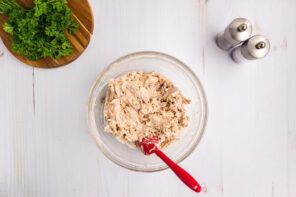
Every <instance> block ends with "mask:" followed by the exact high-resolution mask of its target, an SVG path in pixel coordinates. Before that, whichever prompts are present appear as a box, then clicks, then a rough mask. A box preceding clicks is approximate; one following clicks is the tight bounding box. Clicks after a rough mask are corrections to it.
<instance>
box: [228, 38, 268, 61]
mask: <svg viewBox="0 0 296 197" xmlns="http://www.w3.org/2000/svg"><path fill="white" fill-rule="evenodd" d="M269 51H270V42H269V40H268V39H267V38H266V37H265V36H262V35H255V36H252V37H251V38H250V39H248V40H247V41H246V42H244V43H243V44H242V45H241V46H238V47H236V48H235V49H233V50H232V52H231V57H232V59H233V60H234V61H235V62H236V63H243V62H246V61H248V60H256V59H260V58H263V57H265V56H266V55H267V54H268V53H269Z"/></svg>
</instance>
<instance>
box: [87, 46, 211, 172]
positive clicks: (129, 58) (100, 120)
mask: <svg viewBox="0 0 296 197" xmlns="http://www.w3.org/2000/svg"><path fill="white" fill-rule="evenodd" d="M130 71H155V72H157V73H160V74H162V75H164V76H165V77H167V78H168V79H169V80H171V81H172V82H173V83H174V84H175V85H176V87H178V88H179V89H180V90H181V92H182V93H183V95H184V96H185V97H187V98H189V99H190V100H191V103H190V104H189V105H187V106H186V110H187V113H188V116H189V118H190V120H189V125H188V127H186V128H184V129H183V131H182V134H181V136H180V138H178V139H177V140H176V141H175V142H174V143H173V144H171V145H170V146H169V147H167V148H165V149H164V150H163V151H164V152H165V153H166V154H167V155H168V156H169V157H170V158H171V159H172V160H174V161H175V162H177V163H178V162H180V161H182V160H183V159H185V158H186V157H187V156H188V155H189V154H190V153H191V152H192V151H193V150H194V149H195V147H196V146H197V144H198V143H199V141H200V140H201V137H202V135H203V132H204V129H205V126H206V120H207V101H206V96H205V93H204V90H203V87H202V85H201V83H200V81H199V79H198V78H197V77H196V75H195V74H194V73H193V72H192V71H191V70H190V69H189V68H188V66H186V65H185V64H184V63H182V62H181V61H179V60H178V59H176V58H174V57H172V56H169V55H166V54H163V53H159V52H150V51H147V52H137V53H132V54H129V55H126V56H124V57H121V58H119V59H117V60H116V61H114V62H113V63H111V64H110V65H109V66H108V67H107V68H106V69H105V70H104V71H103V72H102V74H101V75H100V76H99V77H98V78H97V80H96V81H95V83H94V85H93V87H92V89H91V92H90V97H89V103H88V123H89V126H90V133H91V135H92V137H93V138H94V140H95V142H96V144H97V146H98V147H99V148H100V149H101V151H102V152H103V153H104V154H105V155H106V156H107V157H108V158H109V159H110V160H112V161H113V162H115V163H116V164H118V165H120V166H123V167H125V168H128V169H131V170H136V171H145V172H151V171H158V170H163V169H165V168H167V166H166V165H165V164H164V162H162V161H161V160H160V159H159V158H157V156H155V155H154V154H152V155H149V156H146V155H144V154H143V153H142V152H141V151H140V150H139V149H132V148H130V147H128V146H127V145H125V144H122V143H120V142H119V141H117V140H116V139H115V138H114V137H113V136H112V135H111V134H110V133H106V132H104V127H105V125H106V122H105V119H104V115H103V108H104V98H105V95H106V91H107V85H108V82H109V80H110V79H112V78H116V77H118V76H120V75H123V74H125V73H127V72H130Z"/></svg>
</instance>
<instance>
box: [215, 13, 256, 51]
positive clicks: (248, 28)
mask: <svg viewBox="0 0 296 197" xmlns="http://www.w3.org/2000/svg"><path fill="white" fill-rule="evenodd" d="M252 31H253V29H252V24H251V22H250V21H249V20H248V19H245V18H236V19H234V20H233V21H232V22H231V23H230V24H229V25H228V26H227V27H226V28H225V30H224V31H223V32H221V33H219V34H218V35H217V37H216V42H217V45H218V47H220V48H221V49H223V50H230V49H232V48H233V47H235V46H237V45H239V44H241V43H242V42H243V41H245V40H247V39H249V38H250V37H251V35H252Z"/></svg>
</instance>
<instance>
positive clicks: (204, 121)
mask: <svg viewBox="0 0 296 197" xmlns="http://www.w3.org/2000/svg"><path fill="white" fill-rule="evenodd" d="M143 55H147V56H151V55H154V56H159V57H164V58H167V59H171V60H173V61H175V62H177V63H178V64H179V65H181V66H182V68H183V69H185V71H187V72H189V74H190V75H192V77H193V78H194V80H195V81H196V82H197V84H198V86H199V91H200V93H201V95H200V97H201V98H202V99H201V105H202V107H203V108H204V113H203V115H202V117H201V118H202V121H201V123H202V125H201V127H200V135H199V137H198V139H197V140H196V142H195V144H193V145H192V147H191V148H190V149H189V150H188V152H187V153H186V154H184V155H183V156H182V157H180V158H178V160H177V161H175V162H176V163H180V162H182V161H184V160H185V159H186V158H187V157H188V156H189V155H191V153H192V152H193V151H194V150H195V149H196V147H197V145H198V144H199V143H200V141H201V139H202V138H203V136H204V133H205V129H206V126H207V123H208V101H207V96H206V94H205V91H204V87H203V85H202V83H201V81H200V79H199V78H198V77H197V75H196V74H195V73H194V72H193V70H192V69H191V68H190V67H188V66H187V65H186V64H185V63H183V62H182V61H180V60H179V59H177V58H175V57H173V56H171V55H168V54H166V53H162V52H158V51H138V52H132V53H128V54H126V55H124V56H121V57H119V58H117V59H116V60H115V61H113V62H111V63H110V64H108V66H107V67H106V68H104V69H103V70H102V71H101V73H100V74H99V75H98V76H97V78H96V79H95V81H94V82H93V85H92V87H91V89H90V92H89V97H88V103H87V122H88V127H89V128H88V130H89V133H90V135H91V136H92V138H93V140H94V141H95V144H96V146H97V147H98V148H99V149H100V151H101V152H102V153H103V154H104V155H105V156H106V157H107V158H108V159H109V160H111V161H112V162H113V163H115V164H117V165H118V166H121V167H123V168H125V169H128V170H131V171H138V172H157V171H162V170H165V169H168V166H167V165H166V164H165V163H164V165H162V166H160V167H154V168H149V169H142V168H141V169H140V168H139V167H136V166H134V167H132V166H130V165H128V164H125V163H122V162H121V161H120V160H118V159H117V158H115V157H112V155H110V153H109V151H108V150H106V149H105V148H104V147H103V145H102V140H101V139H100V137H99V134H98V133H97V132H98V131H97V129H95V128H96V126H95V125H93V121H91V113H92V108H91V106H92V103H93V102H92V101H93V94H94V92H95V88H96V87H97V84H98V83H100V82H101V78H102V77H103V76H104V75H105V73H106V72H107V71H108V70H109V69H110V68H111V67H112V66H114V65H116V64H118V63H120V62H121V61H123V60H125V59H128V58H131V57H137V56H143Z"/></svg>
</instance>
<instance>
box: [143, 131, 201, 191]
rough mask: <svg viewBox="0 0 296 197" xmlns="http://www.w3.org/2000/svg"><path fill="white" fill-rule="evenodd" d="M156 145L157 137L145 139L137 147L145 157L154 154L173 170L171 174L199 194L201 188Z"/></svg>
mask: <svg viewBox="0 0 296 197" xmlns="http://www.w3.org/2000/svg"><path fill="white" fill-rule="evenodd" d="M157 143H158V138H157V137H145V138H143V140H142V141H141V142H140V143H139V145H140V148H141V150H142V151H143V153H144V154H145V155H150V154H152V153H155V154H156V155H157V156H158V157H159V158H160V159H162V160H163V161H164V162H165V163H166V164H167V165H168V166H169V167H170V168H171V169H172V170H173V172H174V173H175V174H176V175H177V176H178V177H179V178H180V179H181V180H182V181H183V183H185V184H186V185H187V186H188V187H189V188H190V189H192V190H193V191H195V192H200V191H201V186H200V185H199V183H198V182H197V181H196V180H195V179H194V178H193V177H192V176H191V175H190V174H189V173H188V172H186V171H185V170H184V169H183V168H181V167H180V166H179V165H178V164H176V163H175V162H173V161H172V160H171V159H170V158H168V157H167V156H166V155H165V154H164V153H163V152H162V151H161V150H159V149H158V148H157V146H156V145H155V144H157Z"/></svg>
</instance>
